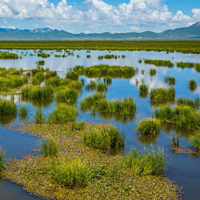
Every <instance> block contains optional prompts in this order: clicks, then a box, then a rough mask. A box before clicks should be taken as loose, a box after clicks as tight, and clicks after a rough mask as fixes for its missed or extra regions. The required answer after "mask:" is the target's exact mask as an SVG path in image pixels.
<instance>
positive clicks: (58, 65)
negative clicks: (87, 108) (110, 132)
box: [0, 50, 200, 200]
mask: <svg viewBox="0 0 200 200" xmlns="http://www.w3.org/2000/svg"><path fill="white" fill-rule="evenodd" d="M13 52H17V51H16V50H13ZM23 52H26V51H23ZM27 52H28V54H29V53H30V52H33V51H31V50H28V51H27ZM44 52H45V53H49V52H53V51H44ZM108 53H109V52H108V51H91V53H86V51H83V50H81V51H74V56H68V57H66V58H62V57H60V58H55V57H54V55H53V54H51V56H50V57H49V58H47V59H43V58H40V57H37V56H28V55H27V56H22V59H18V60H0V66H1V67H6V68H9V67H14V68H17V69H19V68H21V67H22V68H23V69H33V68H35V67H36V62H37V61H38V60H45V65H44V67H49V69H50V70H56V71H60V72H59V73H58V75H59V76H60V77H65V74H66V72H67V70H68V69H69V68H72V67H74V66H75V65H83V66H86V67H87V66H92V65H96V64H100V63H101V64H109V65H120V66H125V65H126V66H133V67H135V68H138V73H136V75H135V76H134V77H132V78H131V79H120V78H116V79H113V80H112V84H111V86H109V87H108V91H107V94H106V97H107V98H108V99H115V98H116V99H122V98H124V97H128V96H130V97H132V98H134V100H135V102H136V104H137V112H136V115H135V118H134V119H133V120H131V121H129V122H126V123H123V122H122V121H119V122H117V121H116V120H115V118H114V117H113V118H112V119H111V120H105V119H103V118H102V117H101V116H99V114H96V115H95V117H94V115H93V114H91V113H89V112H87V113H81V112H79V116H78V117H77V121H79V120H82V119H84V120H86V121H98V122H102V121H104V122H109V123H112V124H114V125H116V126H117V127H118V128H119V129H121V130H122V132H123V133H124V134H125V135H126V148H125V150H124V153H126V154H127V153H128V152H129V150H130V148H132V147H137V148H143V147H144V146H145V147H147V148H157V147H160V148H164V149H165V155H166V158H167V160H168V162H169V164H168V167H167V170H166V173H165V176H166V177H167V178H169V179H170V180H174V181H176V182H177V183H178V185H179V186H183V190H184V191H185V194H184V196H183V197H184V198H186V199H199V196H200V191H199V190H198V185H199V184H198V183H199V179H200V171H199V166H200V158H192V157H189V156H187V155H181V154H178V155H177V154H173V152H171V151H168V149H169V147H170V135H171V134H177V135H178V136H179V137H180V145H185V146H187V147H189V141H188V137H187V135H188V134H189V133H188V132H187V133H186V132H184V131H181V130H178V131H175V130H174V128H173V127H168V129H167V130H168V131H161V133H160V134H159V135H158V136H157V137H156V138H153V140H152V141H150V140H149V139H146V138H141V137H139V136H138V135H137V133H136V131H135V128H136V126H137V123H138V122H139V121H140V120H141V119H143V118H147V117H151V116H152V111H153V107H152V106H151V104H150V101H149V97H147V98H140V97H139V89H138V87H136V79H138V80H139V84H140V83H141V82H142V81H144V83H145V84H148V85H149V88H158V87H165V88H168V87H169V86H168V85H167V84H166V83H165V77H166V76H174V77H175V78H176V84H175V90H176V98H177V97H181V96H182V97H183V96H185V97H191V98H195V97H199V95H200V86H198V87H197V89H196V90H195V91H193V92H191V91H190V90H189V88H188V81H189V79H191V78H193V79H195V80H196V81H197V83H198V84H199V83H200V80H199V77H200V74H199V73H198V72H196V71H195V69H181V68H177V67H176V62H181V61H182V62H195V63H200V56H199V55H192V54H182V53H169V54H166V53H165V52H145V51H138V52H137V51H135V52H132V51H131V52H129V51H123V52H120V51H112V52H111V54H115V55H126V58H124V59H122V58H120V59H117V60H115V59H110V60H108V59H103V60H98V59H97V57H98V56H99V55H106V54H108ZM18 54H21V51H18ZM54 54H60V53H59V52H54ZM61 54H63V52H62V53H61ZM88 54H90V55H91V58H86V56H87V55H88ZM77 55H80V58H77ZM144 58H145V59H158V60H171V62H172V63H174V67H173V68H167V67H155V66H153V65H146V64H144V63H141V64H139V63H138V60H139V59H142V60H143V59H144ZM150 68H154V69H156V71H157V73H156V75H155V76H153V77H151V76H150V75H149V71H150ZM142 69H144V70H145V72H144V75H142V73H141V70H142ZM82 78H84V79H85V86H86V85H87V84H88V83H89V81H90V80H91V79H89V78H87V77H84V76H83V77H82ZM92 93H93V92H91V91H87V90H85V89H83V92H82V95H80V97H79V99H78V100H77V105H78V104H79V103H80V101H81V100H82V99H83V98H85V97H86V96H87V95H88V94H92ZM3 98H10V97H9V96H6V97H3ZM15 102H16V103H17V104H21V103H25V104H26V105H27V106H28V108H29V113H28V117H27V119H26V120H28V119H32V118H33V116H34V113H35V109H36V108H37V107H38V106H39V105H40V104H39V103H37V102H24V101H22V100H21V98H20V97H19V96H17V95H16V96H15ZM55 106H56V105H55V102H47V104H46V105H44V106H43V113H44V114H45V115H48V112H50V111H52V110H53V109H54V108H55ZM21 120H22V119H20V118H19V117H17V116H13V117H10V116H9V118H0V124H1V125H3V124H4V123H15V122H18V121H21ZM24 120H25V119H24ZM38 142H39V139H38V138H37V137H30V136H27V135H20V134H18V133H15V132H12V131H8V130H6V129H5V128H2V127H1V128H0V146H3V148H4V149H5V151H6V157H7V158H13V157H16V158H19V157H20V156H23V155H26V154H29V153H31V152H30V150H31V149H34V148H38ZM151 145H152V146H153V147H151ZM2 188H4V189H2ZM9 190H10V191H12V194H13V193H16V195H18V194H19V195H27V196H26V197H23V196H22V198H21V199H29V198H30V199H34V198H35V199H38V198H37V197H33V196H29V195H28V193H26V192H24V191H23V190H22V187H21V186H19V187H18V186H16V185H15V184H13V183H10V182H9V181H3V185H0V199H1V198H3V197H4V199H9V200H12V199H14V198H13V196H6V195H9V193H8V191H9ZM5 197H6V198H5Z"/></svg>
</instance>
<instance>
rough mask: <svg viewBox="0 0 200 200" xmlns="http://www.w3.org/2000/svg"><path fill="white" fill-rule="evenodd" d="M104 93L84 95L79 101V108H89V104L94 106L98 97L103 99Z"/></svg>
mask: <svg viewBox="0 0 200 200" xmlns="http://www.w3.org/2000/svg"><path fill="white" fill-rule="evenodd" d="M104 98H105V95H104V94H102V93H99V92H97V93H94V94H93V95H89V96H88V97H86V98H85V99H83V100H82V101H81V103H80V107H81V110H82V111H84V110H86V109H87V108H91V106H94V105H95V104H97V102H98V101H99V100H100V99H104Z"/></svg>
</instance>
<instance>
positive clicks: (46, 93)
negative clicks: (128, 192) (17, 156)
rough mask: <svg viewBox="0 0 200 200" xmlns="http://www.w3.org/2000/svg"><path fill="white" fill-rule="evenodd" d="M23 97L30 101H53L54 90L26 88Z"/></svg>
mask: <svg viewBox="0 0 200 200" xmlns="http://www.w3.org/2000/svg"><path fill="white" fill-rule="evenodd" d="M21 93H22V97H28V98H30V99H51V98H53V97H54V90H53V88H52V87H51V86H45V87H39V86H25V87H23V88H22V90H21Z"/></svg>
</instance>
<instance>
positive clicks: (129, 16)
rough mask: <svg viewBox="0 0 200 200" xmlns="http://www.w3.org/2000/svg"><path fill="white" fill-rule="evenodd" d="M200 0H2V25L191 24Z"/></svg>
mask: <svg viewBox="0 0 200 200" xmlns="http://www.w3.org/2000/svg"><path fill="white" fill-rule="evenodd" d="M197 21H200V0H0V27H1V28H18V29H31V30H32V29H36V28H44V27H50V28H52V29H58V30H65V31H67V32H71V33H82V32H84V33H102V32H111V33H122V32H123V33H124V32H143V31H154V32H162V31H164V30H167V29H175V28H179V27H186V26H190V25H192V24H194V23H196V22H197Z"/></svg>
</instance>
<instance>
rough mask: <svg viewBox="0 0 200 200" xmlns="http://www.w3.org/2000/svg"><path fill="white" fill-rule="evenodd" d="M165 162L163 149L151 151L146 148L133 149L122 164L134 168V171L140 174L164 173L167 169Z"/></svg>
mask: <svg viewBox="0 0 200 200" xmlns="http://www.w3.org/2000/svg"><path fill="white" fill-rule="evenodd" d="M164 162H165V158H164V152H163V150H160V149H158V151H157V152H155V151H154V150H152V152H149V151H147V150H146V149H143V150H136V149H132V150H131V151H130V153H129V155H128V156H126V157H125V158H124V159H123V160H122V166H123V167H124V168H131V169H133V171H134V173H135V174H139V175H162V174H163V171H164V170H165V163H164Z"/></svg>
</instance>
